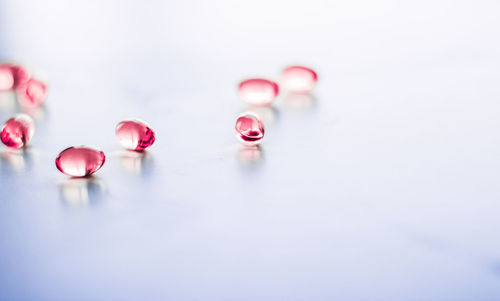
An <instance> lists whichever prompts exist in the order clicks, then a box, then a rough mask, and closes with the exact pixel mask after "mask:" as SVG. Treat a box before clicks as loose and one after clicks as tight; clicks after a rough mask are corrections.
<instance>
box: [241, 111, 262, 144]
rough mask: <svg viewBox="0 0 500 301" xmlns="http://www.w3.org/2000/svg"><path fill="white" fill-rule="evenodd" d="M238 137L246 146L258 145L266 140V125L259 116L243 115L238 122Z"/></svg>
mask: <svg viewBox="0 0 500 301" xmlns="http://www.w3.org/2000/svg"><path fill="white" fill-rule="evenodd" d="M235 129H236V137H237V138H238V139H239V140H240V141H241V142H242V143H243V144H244V145H258V144H260V142H261V141H262V138H264V124H263V123H262V121H260V119H259V117H257V115H255V114H252V113H243V114H242V115H240V117H238V119H237V120H236V126H235Z"/></svg>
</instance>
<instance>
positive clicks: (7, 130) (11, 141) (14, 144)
mask: <svg viewBox="0 0 500 301" xmlns="http://www.w3.org/2000/svg"><path fill="white" fill-rule="evenodd" d="M34 132H35V124H34V122H33V119H31V117H29V116H28V115H26V114H19V115H16V116H14V117H12V118H10V119H9V120H7V122H5V124H4V126H3V127H2V133H1V135H0V137H1V140H2V142H3V144H5V145H6V146H8V147H11V148H23V147H25V146H26V144H28V142H29V141H30V140H31V137H33V133H34Z"/></svg>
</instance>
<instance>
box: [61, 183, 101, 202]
mask: <svg viewBox="0 0 500 301" xmlns="http://www.w3.org/2000/svg"><path fill="white" fill-rule="evenodd" d="M59 191H60V195H61V199H62V201H63V202H64V203H65V204H66V205H71V206H89V205H94V204H97V203H98V202H99V201H100V200H101V199H102V197H103V196H104V192H105V185H104V182H103V181H101V180H100V179H98V178H96V177H93V176H90V177H88V178H69V179H66V180H64V181H62V182H61V183H59Z"/></svg>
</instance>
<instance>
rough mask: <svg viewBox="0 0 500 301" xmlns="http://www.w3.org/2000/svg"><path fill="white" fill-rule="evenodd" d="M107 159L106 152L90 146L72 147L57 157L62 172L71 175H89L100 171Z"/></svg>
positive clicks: (57, 164)
mask: <svg viewBox="0 0 500 301" xmlns="http://www.w3.org/2000/svg"><path fill="white" fill-rule="evenodd" d="M105 161H106V156H105V155H104V153H103V152H102V151H100V150H98V149H95V148H92V147H88V146H78V147H70V148H67V149H65V150H63V151H62V152H61V153H60V154H59V156H57V158H56V166H57V169H59V171H60V172H62V173H63V174H66V175H68V176H71V177H88V176H90V175H92V174H93V173H95V172H96V171H98V170H99V169H100V168H101V167H102V166H103V165H104V162H105Z"/></svg>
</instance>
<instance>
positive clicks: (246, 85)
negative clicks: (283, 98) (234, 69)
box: [238, 78, 279, 106]
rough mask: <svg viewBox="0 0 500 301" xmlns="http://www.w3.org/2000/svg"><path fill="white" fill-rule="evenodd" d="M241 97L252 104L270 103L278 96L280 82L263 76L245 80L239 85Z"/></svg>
mask: <svg viewBox="0 0 500 301" xmlns="http://www.w3.org/2000/svg"><path fill="white" fill-rule="evenodd" d="M238 92H239V93H240V96H241V98H243V100H244V101H246V102H247V103H248V104H251V105H257V106H262V105H269V104H271V102H273V100H274V99H275V98H276V96H278V93H279V87H278V84H277V83H275V82H273V81H270V80H267V79H263V78H252V79H247V80H244V81H242V82H241V83H240V85H239V86H238Z"/></svg>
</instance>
